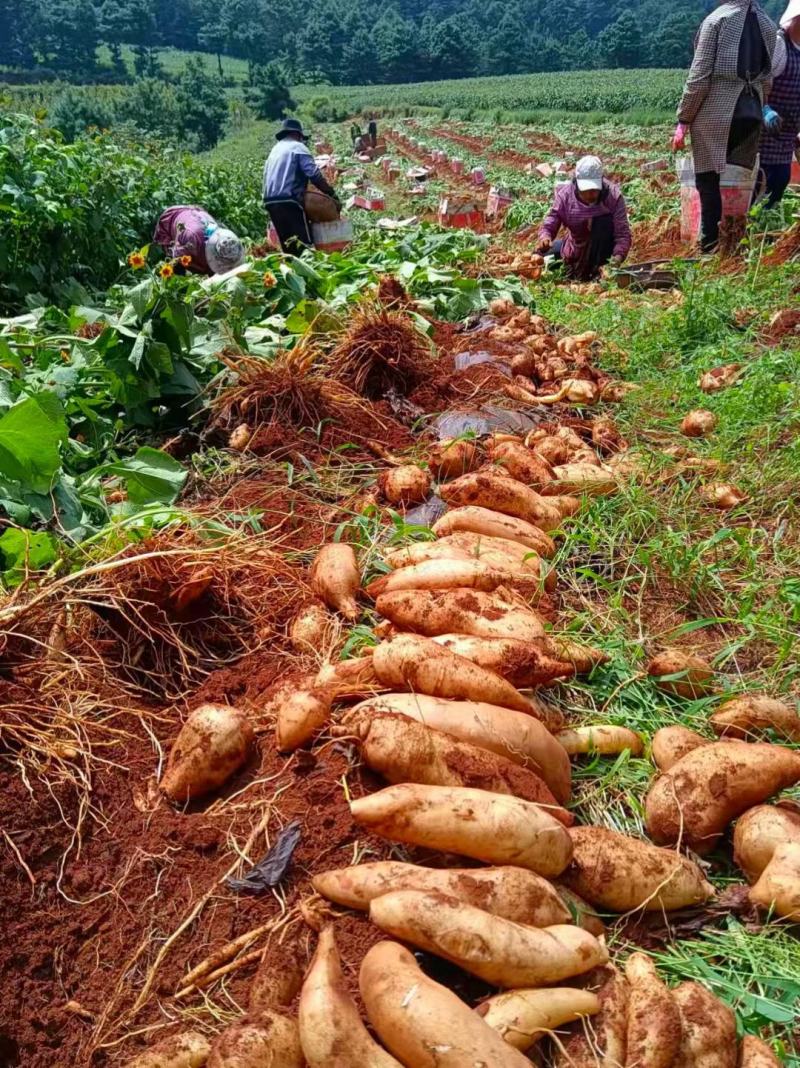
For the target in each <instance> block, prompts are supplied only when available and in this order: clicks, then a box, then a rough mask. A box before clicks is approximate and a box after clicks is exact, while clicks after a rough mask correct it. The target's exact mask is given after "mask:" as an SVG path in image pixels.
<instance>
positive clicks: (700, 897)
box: [561, 827, 714, 912]
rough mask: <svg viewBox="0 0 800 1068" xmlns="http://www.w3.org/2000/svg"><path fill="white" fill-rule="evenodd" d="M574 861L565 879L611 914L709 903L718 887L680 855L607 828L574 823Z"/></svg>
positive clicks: (662, 910) (587, 898)
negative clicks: (715, 887)
mask: <svg viewBox="0 0 800 1068" xmlns="http://www.w3.org/2000/svg"><path fill="white" fill-rule="evenodd" d="M569 836H570V838H571V839H572V847H573V855H572V863H571V864H570V866H569V867H568V868H567V870H566V871H565V872H564V874H563V875H562V876H561V882H562V883H563V884H564V885H565V886H567V887H569V888H570V889H571V890H574V891H575V893H576V894H579V895H580V896H581V897H582V898H584V899H585V900H586V901H588V902H589V903H590V904H591V905H595V906H597V908H599V909H602V910H607V911H610V912H632V911H634V910H635V909H642V910H644V911H645V912H670V911H674V910H675V909H683V908H688V907H689V906H691V905H698V904H700V903H701V902H703V901H707V900H708V899H709V898H710V897H712V896H713V894H714V888H713V887H712V886H711V884H710V883H709V882H707V880H706V878H705V876H704V875H703V873H702V872H701V871H700V869H699V868H698V866H697V865H696V864H694V863H693V862H692V861H691V860H688V859H687V858H686V857H682V856H681V855H680V853H676V852H674V851H673V850H670V849H660V848H659V847H658V846H654V845H652V844H651V843H650V842H645V841H642V839H640V838H632V837H631V836H630V835H627V834H621V833H620V832H619V831H612V830H609V829H608V828H606V827H572V828H571V829H570V831H569Z"/></svg>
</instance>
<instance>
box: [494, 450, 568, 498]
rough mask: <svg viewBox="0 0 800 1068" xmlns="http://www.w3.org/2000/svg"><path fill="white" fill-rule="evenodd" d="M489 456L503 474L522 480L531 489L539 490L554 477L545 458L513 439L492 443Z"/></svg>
mask: <svg viewBox="0 0 800 1068" xmlns="http://www.w3.org/2000/svg"><path fill="white" fill-rule="evenodd" d="M489 458H490V459H491V461H492V462H493V463H494V464H495V465H496V466H497V467H498V468H500V469H501V470H502V471H503V472H504V473H505V474H507V475H510V476H511V478H515V479H517V481H518V482H524V483H525V485H526V486H530V487H531V489H535V490H541V489H542V488H543V487H544V486H546V485H547V484H548V483H550V482H552V481H553V480H554V479H555V477H556V476H555V474H554V473H553V468H552V467H551V466H550V464H549V463H548V462H547V461H546V460H544V459H542V457H541V456H537V455H536V453H535V452H532V451H531V450H530V449H526V448H525V446H524V445H520V444H517V443H516V442H513V441H503V442H499V443H497V444H493V445H492V446H491V448H490V450H489Z"/></svg>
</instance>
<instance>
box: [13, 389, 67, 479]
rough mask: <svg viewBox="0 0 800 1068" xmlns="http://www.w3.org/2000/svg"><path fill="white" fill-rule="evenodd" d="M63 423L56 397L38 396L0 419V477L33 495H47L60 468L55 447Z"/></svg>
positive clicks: (62, 436)
mask: <svg viewBox="0 0 800 1068" xmlns="http://www.w3.org/2000/svg"><path fill="white" fill-rule="evenodd" d="M66 440H67V424H66V420H65V419H64V413H63V410H62V408H61V404H60V403H59V400H58V398H57V397H56V396H55V394H53V393H39V394H36V395H35V396H33V397H28V398H27V399H25V400H23V401H21V402H20V403H19V404H15V405H14V407H13V408H9V410H8V411H7V412H6V413H5V415H4V416H2V418H0V475H2V476H3V477H4V478H7V479H10V480H11V481H13V482H20V483H22V485H23V486H24V487H25V488H27V489H30V490H33V491H34V492H35V493H47V492H48V490H49V489H50V486H51V484H52V481H53V478H54V476H55V475H56V473H57V472H58V470H59V468H60V467H61V456H60V453H59V446H60V445H61V443H62V442H64V441H66Z"/></svg>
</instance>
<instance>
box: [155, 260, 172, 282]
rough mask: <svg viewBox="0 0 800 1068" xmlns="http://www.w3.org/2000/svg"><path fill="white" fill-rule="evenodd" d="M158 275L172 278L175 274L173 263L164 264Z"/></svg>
mask: <svg viewBox="0 0 800 1068" xmlns="http://www.w3.org/2000/svg"><path fill="white" fill-rule="evenodd" d="M158 273H159V274H160V275H161V277H162V278H172V276H173V274H175V268H174V267H173V266H172V264H171V263H165V264H163V266H162V267H161V269H160V270H159V272H158Z"/></svg>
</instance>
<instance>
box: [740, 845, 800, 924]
mask: <svg viewBox="0 0 800 1068" xmlns="http://www.w3.org/2000/svg"><path fill="white" fill-rule="evenodd" d="M749 897H750V900H751V901H752V902H753V904H754V905H760V906H761V908H763V909H766V910H767V911H768V912H772V913H774V914H775V915H776V916H780V917H781V918H782V919H784V920H794V921H797V920H800V841H794V842H783V843H782V844H781V845H779V846H777V848H776V849H775V852H774V853H773V854H772V857H771V859H770V862H769V864H767V866H766V868H764V870H763V871H762V873H761V875H760V876H759V877H758V881H757V882H756V883H755V884H754V885H753V886H751V887H750V894H749Z"/></svg>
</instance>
